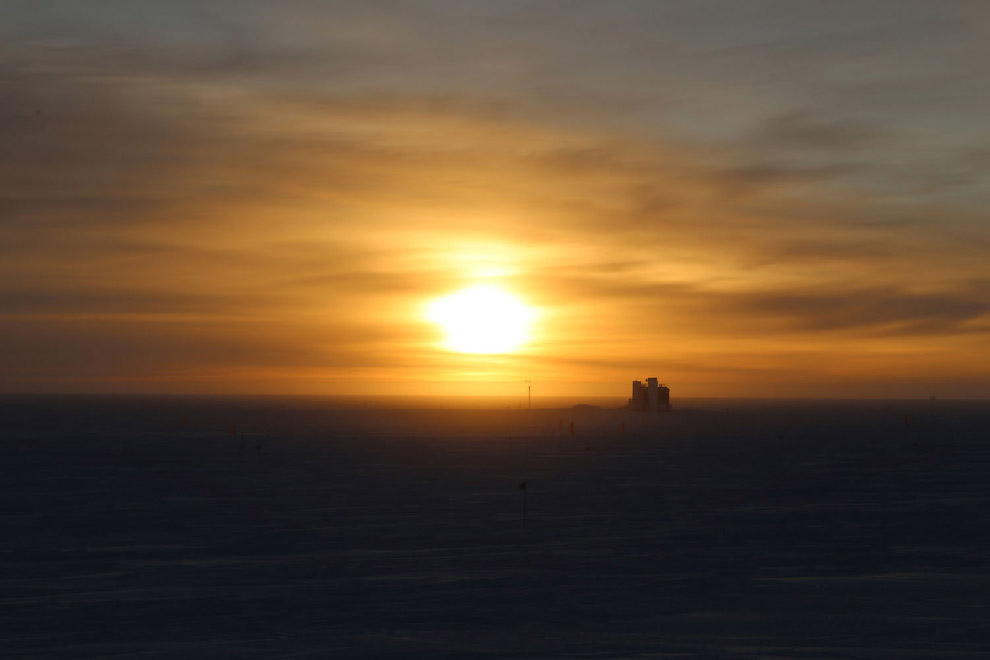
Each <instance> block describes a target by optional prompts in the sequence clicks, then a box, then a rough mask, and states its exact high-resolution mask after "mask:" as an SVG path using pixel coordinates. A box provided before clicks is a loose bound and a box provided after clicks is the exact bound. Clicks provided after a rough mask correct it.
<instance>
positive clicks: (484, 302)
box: [426, 284, 535, 353]
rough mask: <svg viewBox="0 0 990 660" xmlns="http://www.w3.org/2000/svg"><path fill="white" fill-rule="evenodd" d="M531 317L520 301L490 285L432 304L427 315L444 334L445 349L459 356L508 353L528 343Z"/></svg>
mask: <svg viewBox="0 0 990 660" xmlns="http://www.w3.org/2000/svg"><path fill="white" fill-rule="evenodd" d="M534 316H535V313H534V311H533V309H532V308H530V307H527V306H526V305H525V304H524V303H523V302H522V301H521V300H520V299H519V298H517V297H516V296H514V295H512V294H511V293H509V292H508V291H505V290H504V289H501V288H499V287H497V286H493V285H490V284H478V285H475V286H472V287H468V288H467V289H461V290H460V291H458V292H456V293H452V294H451V295H449V296H446V297H444V298H439V299H437V300H434V301H433V302H432V303H430V305H429V307H428V309H427V313H426V317H427V318H428V319H429V320H430V321H433V322H434V323H436V324H438V325H439V326H440V327H442V328H443V330H444V332H445V333H446V335H447V338H446V341H445V342H444V344H445V346H446V347H447V348H449V349H450V350H452V351H458V352H460V353H511V352H512V351H514V350H516V349H518V348H519V347H520V346H521V345H522V344H524V343H526V341H527V340H528V339H529V326H530V323H531V322H532V320H533V318H534Z"/></svg>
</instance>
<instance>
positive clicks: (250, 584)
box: [0, 397, 990, 658]
mask: <svg viewBox="0 0 990 660" xmlns="http://www.w3.org/2000/svg"><path fill="white" fill-rule="evenodd" d="M0 414H2V417H0V424H2V427H3V428H2V430H0V433H2V441H0V515H2V517H0V524H2V528H0V531H2V535H0V560H2V564H0V635H2V640H0V641H2V644H0V646H2V648H3V651H2V653H3V654H5V655H6V657H14V658H81V657H101V658H113V657H119V658H132V657H142V658H155V657H162V658H165V657H168V658H389V657H391V658H501V657H518V658H668V657H671V658H673V657H676V658H913V657H916V658H973V657H984V656H983V655H982V654H983V653H985V652H986V651H987V649H988V648H990V616H988V615H990V609H988V605H987V603H988V602H990V600H988V599H990V596H988V595H990V544H988V541H990V406H988V404H986V403H961V402H937V403H934V404H933V403H929V402H927V401H926V402H920V403H919V402H914V403H898V402H881V403H876V402H874V403H855V402H845V403H843V402H831V403H830V402H817V403H804V404H794V403H761V404H743V403H732V402H708V403H707V404H706V403H704V402H699V403H696V404H695V405H694V407H692V408H691V409H686V410H679V411H677V412H675V413H674V414H672V415H666V416H659V417H649V416H643V415H639V414H630V413H626V412H624V411H616V410H597V411H596V410H581V411H570V410H563V411H554V410H533V411H527V410H508V411H506V410H503V411H491V410H489V411H468V410H458V411H451V410H446V411H439V410H434V411H415V410H405V411H399V410H393V411H374V410H352V411H347V410H334V409H331V408H329V407H328V406H327V405H326V404H325V403H323V402H321V401H319V400H316V399H308V400H286V399H267V400H247V399H243V400H222V399H175V398H173V399H123V400H113V399H98V398H93V399H58V398H24V397H18V398H10V397H8V398H6V399H3V400H0ZM906 416H907V417H906ZM571 421H574V422H575V430H576V433H575V435H574V436H573V437H571V436H570V435H569V434H568V425H569V423H570V422H571ZM558 425H561V426H562V427H563V432H560V431H558ZM621 425H625V433H621V432H620V429H621V428H622V427H621ZM231 426H235V427H236V429H235V430H236V435H234V434H232V433H231V428H230V427H231ZM523 480H526V482H527V485H528V487H527V491H526V493H527V496H528V513H529V519H528V524H527V526H526V528H523V524H522V495H523V492H522V491H521V490H520V489H519V484H520V482H521V481H523Z"/></svg>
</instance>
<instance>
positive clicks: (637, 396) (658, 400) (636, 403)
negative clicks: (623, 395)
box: [629, 378, 670, 411]
mask: <svg viewBox="0 0 990 660" xmlns="http://www.w3.org/2000/svg"><path fill="white" fill-rule="evenodd" d="M629 409H630V410H651V411H656V410H670V388H669V387H667V386H666V385H664V384H663V383H661V382H659V381H658V380H657V379H656V378H647V379H646V385H643V383H642V381H638V380H634V381H633V384H632V398H631V399H629Z"/></svg>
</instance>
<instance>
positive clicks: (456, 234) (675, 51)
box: [0, 2, 990, 396]
mask: <svg viewBox="0 0 990 660" xmlns="http://www.w3.org/2000/svg"><path fill="white" fill-rule="evenodd" d="M829 6H830V7H831V8H832V9H830V10H829V11H828V12H823V11H822V10H821V9H820V8H819V7H820V5H818V4H817V3H775V2H765V3H747V4H746V8H745V9H740V8H739V6H738V5H737V4H735V3H714V2H700V3H699V2H691V3H677V2H674V3H646V2H644V3H632V2H630V3H608V5H607V6H606V5H604V4H603V3H587V4H585V3H566V4H557V3H538V4H536V3H497V4H493V3H465V2H457V3H454V2H451V3H449V4H448V3H442V2H441V3H438V2H432V3H377V4H376V3H367V4H364V3H362V4H361V5H360V6H357V5H355V4H353V3H341V4H336V3H316V2H298V3H289V4H286V5H279V8H278V9H277V10H276V9H273V8H271V7H270V6H268V5H260V4H257V5H256V4H252V3H236V4H234V3H231V4H227V3H223V2H216V3H210V4H208V5H203V4H202V3H196V4H193V3H189V4H186V3H146V4H145V3H113V2H106V3H93V4H92V5H87V9H86V10H85V11H82V10H80V9H78V7H77V5H75V4H72V3H45V5H44V8H41V7H38V6H37V3H7V15H8V16H10V17H11V20H10V21H9V22H8V23H7V24H6V25H5V26H4V27H0V31H2V34H0V36H2V37H3V40H2V43H3V45H2V46H0V149H2V152H3V153H4V154H5V158H4V160H3V162H0V276H2V277H0V316H2V324H0V341H2V342H3V345H4V346H5V347H7V350H5V351H4V352H3V356H2V357H0V373H2V374H3V376H2V380H0V387H2V388H4V389H7V390H12V391H18V390H20V391H23V390H84V391H90V390H100V391H106V390H112V391H121V390H124V391H254V392H260V391H279V392H369V391H375V389H376V388H378V387H379V384H378V383H380V382H381V380H382V379H384V378H393V379H396V380H398V381H399V382H400V383H403V384H404V385H403V386H405V387H410V388H413V387H415V388H417V389H419V390H420V391H422V390H423V389H430V388H433V389H434V390H441V389H443V388H445V387H449V386H450V383H460V385H458V387H464V386H465V385H464V383H476V385H475V386H476V387H477V388H478V391H479V392H485V393H487V392H495V391H499V389H498V388H499V383H515V382H516V381H521V380H524V379H527V378H532V379H534V380H537V381H539V382H542V383H545V385H544V387H543V390H544V393H546V394H553V393H569V392H572V391H576V390H578V389H584V390H586V391H592V390H593V391H594V392H595V393H601V394H606V393H613V392H614V393H615V394H616V395H623V394H625V383H626V381H628V380H630V379H631V378H632V377H642V376H644V375H647V374H646V371H649V372H650V373H651V374H652V373H654V372H656V373H658V374H660V375H661V376H663V377H664V378H665V379H666V380H669V381H671V382H672V383H674V384H677V385H678V386H679V388H680V389H679V391H680V392H683V393H684V394H693V395H727V394H732V393H739V392H740V391H741V390H742V389H743V388H745V393H746V394H750V395H808V396H814V395H840V394H844V393H848V394H851V395H857V396H902V395H911V396H915V395H920V394H928V393H931V392H934V393H944V394H946V395H949V396H990V384H988V383H990V359H987V358H988V357H990V355H988V353H990V350H988V348H987V346H990V342H988V341H987V340H988V335H990V294H988V287H987V284H988V283H990V263H988V260H987V259H986V255H987V253H988V248H990V231H988V225H987V221H988V217H987V215H988V214H987V211H986V209H987V202H988V201H990V180H988V174H987V172H990V169H988V168H987V167H986V165H987V163H988V162H990V143H988V142H987V138H986V137H985V135H984V133H983V123H984V121H985V120H984V113H983V110H984V109H985V108H986V107H987V102H988V101H990V87H988V86H987V85H986V81H985V75H984V74H983V73H982V71H980V62H982V61H986V56H988V55H990V52H987V51H990V47H988V46H987V45H986V44H987V43H990V40H987V39H986V37H987V36H990V35H988V34H987V32H990V30H988V23H990V21H988V14H990V12H987V11H986V10H984V9H983V8H982V7H981V6H980V5H978V4H970V3H949V4H945V5H939V6H938V7H935V6H933V5H925V6H923V7H922V6H914V5H911V6H909V7H907V6H905V5H898V7H899V9H898V10H897V11H892V10H891V7H890V6H888V3H884V2H873V3H835V4H830V5H829ZM906 7H907V8H906ZM479 278H482V279H483V278H495V279H497V280H499V281H501V282H502V283H503V284H504V285H505V286H507V287H509V288H511V289H513V290H515V291H517V292H518V293H519V294H521V295H523V296H524V297H526V298H527V299H528V300H529V301H530V302H531V303H532V304H534V305H535V306H537V307H539V308H540V309H541V311H542V315H541V322H540V324H539V327H538V334H537V336H536V337H535V339H534V342H533V344H532V345H531V346H530V347H529V348H528V350H527V351H525V352H523V353H522V354H519V355H515V356H502V357H477V356H476V357H465V356H461V355H455V354H449V353H446V352H444V351H443V350H442V349H439V348H437V346H436V340H437V336H436V330H435V329H434V328H431V327H430V326H429V325H427V324H425V323H424V322H423V320H422V318H421V310H422V307H423V305H424V303H425V302H426V301H428V300H429V299H431V298H434V297H436V296H440V295H443V294H445V293H447V292H449V291H451V290H453V289H456V288H458V287H459V286H462V285H466V284H469V283H471V282H474V281H477V280H478V279H479ZM644 370H645V371H644ZM551 383H556V385H551ZM567 383H573V385H570V386H568V385H567ZM506 387H507V386H506ZM513 387H514V386H513ZM568 387H571V388H573V389H571V390H568V389H567V388H568Z"/></svg>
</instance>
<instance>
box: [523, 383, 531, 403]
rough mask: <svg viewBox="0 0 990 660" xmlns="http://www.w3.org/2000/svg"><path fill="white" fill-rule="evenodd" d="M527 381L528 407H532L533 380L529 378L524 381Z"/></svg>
mask: <svg viewBox="0 0 990 660" xmlns="http://www.w3.org/2000/svg"><path fill="white" fill-rule="evenodd" d="M523 382H525V383H526V408H529V409H532V407H533V381H531V380H527V381H523Z"/></svg>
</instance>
